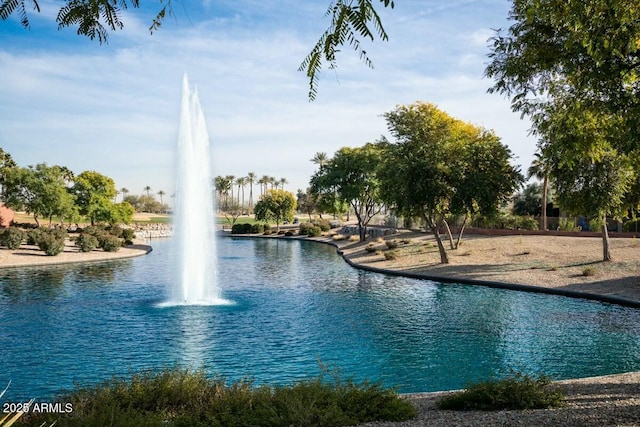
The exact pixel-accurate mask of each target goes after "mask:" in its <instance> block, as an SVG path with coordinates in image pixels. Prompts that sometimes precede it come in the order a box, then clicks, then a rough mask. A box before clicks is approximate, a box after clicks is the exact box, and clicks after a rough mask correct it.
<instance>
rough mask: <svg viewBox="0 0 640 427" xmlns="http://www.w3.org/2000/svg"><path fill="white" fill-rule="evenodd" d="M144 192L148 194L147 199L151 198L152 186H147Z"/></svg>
mask: <svg viewBox="0 0 640 427" xmlns="http://www.w3.org/2000/svg"><path fill="white" fill-rule="evenodd" d="M142 190H143V191H146V192H147V197H151V194H150V191H151V187H150V186H148V185H146V186H145V187H144V188H143V189H142Z"/></svg>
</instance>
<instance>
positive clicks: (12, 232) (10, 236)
mask: <svg viewBox="0 0 640 427" xmlns="http://www.w3.org/2000/svg"><path fill="white" fill-rule="evenodd" d="M26 238H27V233H26V232H25V231H23V230H20V229H19V228H17V227H9V228H7V229H5V230H4V231H2V232H1V233H0V245H2V246H6V247H7V248H9V249H12V250H13V249H18V248H19V247H20V245H22V241H23V240H24V239H26Z"/></svg>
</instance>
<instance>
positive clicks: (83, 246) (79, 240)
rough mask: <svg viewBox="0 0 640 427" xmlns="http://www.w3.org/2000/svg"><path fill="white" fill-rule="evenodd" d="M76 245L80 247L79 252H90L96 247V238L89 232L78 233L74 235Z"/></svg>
mask: <svg viewBox="0 0 640 427" xmlns="http://www.w3.org/2000/svg"><path fill="white" fill-rule="evenodd" d="M76 246H78V247H79V248H80V251H81V252H91V251H92V250H94V249H95V248H97V247H98V238H97V237H96V236H92V235H91V234H86V233H80V235H79V236H78V237H76Z"/></svg>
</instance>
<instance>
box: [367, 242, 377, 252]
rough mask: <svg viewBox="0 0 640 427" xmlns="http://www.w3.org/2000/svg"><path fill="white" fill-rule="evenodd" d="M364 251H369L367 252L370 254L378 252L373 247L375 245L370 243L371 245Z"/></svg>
mask: <svg viewBox="0 0 640 427" xmlns="http://www.w3.org/2000/svg"><path fill="white" fill-rule="evenodd" d="M364 250H365V251H367V252H369V253H371V252H376V251H377V249H376V247H375V246H373V243H369V244H368V245H367V247H366V248H364Z"/></svg>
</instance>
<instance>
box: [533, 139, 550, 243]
mask: <svg viewBox="0 0 640 427" xmlns="http://www.w3.org/2000/svg"><path fill="white" fill-rule="evenodd" d="M534 156H535V159H533V162H531V166H529V169H528V170H527V178H531V177H532V176H535V177H536V178H537V179H541V180H542V212H541V215H540V229H541V230H543V231H547V193H548V187H549V173H550V172H551V165H550V164H549V160H548V159H547V158H545V157H544V155H543V154H542V153H541V152H540V151H538V152H536V153H535V154H534Z"/></svg>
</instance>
